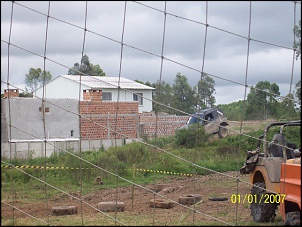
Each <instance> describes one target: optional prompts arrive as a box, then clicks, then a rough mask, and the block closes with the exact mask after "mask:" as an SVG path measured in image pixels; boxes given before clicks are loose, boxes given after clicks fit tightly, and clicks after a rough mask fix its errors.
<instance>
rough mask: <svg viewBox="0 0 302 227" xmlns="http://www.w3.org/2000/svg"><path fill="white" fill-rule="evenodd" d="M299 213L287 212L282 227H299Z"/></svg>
mask: <svg viewBox="0 0 302 227" xmlns="http://www.w3.org/2000/svg"><path fill="white" fill-rule="evenodd" d="M300 223H301V220H300V211H294V212H289V213H287V214H286V219H285V222H284V225H290V226H300Z"/></svg>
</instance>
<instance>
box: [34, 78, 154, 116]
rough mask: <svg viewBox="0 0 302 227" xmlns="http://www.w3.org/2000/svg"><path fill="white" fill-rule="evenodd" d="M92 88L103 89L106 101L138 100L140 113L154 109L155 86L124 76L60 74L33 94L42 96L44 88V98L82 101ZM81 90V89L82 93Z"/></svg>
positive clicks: (103, 97)
mask: <svg viewBox="0 0 302 227" xmlns="http://www.w3.org/2000/svg"><path fill="white" fill-rule="evenodd" d="M80 80H81V81H80ZM118 87H120V89H118ZM91 89H101V90H102V100H103V101H104V102H117V101H121V102H132V101H138V103H139V112H140V113H142V112H150V111H152V90H153V89H154V88H153V87H149V86H147V85H144V84H141V83H137V82H135V81H132V80H129V79H126V78H124V77H120V78H119V77H108V76H102V77H100V76H80V75H59V76H58V77H56V78H54V79H53V80H51V81H49V82H48V83H46V84H45V86H44V89H43V86H42V87H40V88H38V89H36V90H35V91H34V94H33V95H34V97H39V98H42V96H43V90H44V94H45V95H44V98H70V99H77V100H79V97H80V100H81V101H82V100H83V92H85V91H86V90H91ZM79 91H81V93H80V95H79ZM118 91H119V92H118Z"/></svg>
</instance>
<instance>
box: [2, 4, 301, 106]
mask: <svg viewBox="0 0 302 227" xmlns="http://www.w3.org/2000/svg"><path fill="white" fill-rule="evenodd" d="M86 10H87V14H86ZM165 10H166V12H167V14H166V17H165V13H164V11H165ZM48 11H49V15H50V17H49V21H48V24H47V14H48ZM85 19H86V20H85ZM124 19H125V20H124ZM11 20H12V23H11ZM299 20H301V2H300V1H299V2H297V3H296V5H295V4H294V2H292V1H267V2H265V1H255V2H254V1H252V2H251V3H250V2H249V1H236V2H229V1H220V2H218V1H209V2H205V1H192V2H189V1H177V2H173V1H171V2H170V1H168V2H164V1H155V2H148V1H144V2H131V1H127V2H126V4H125V2H119V1H111V2H103V1H93V2H87V8H86V2H84V1H68V2H67V1H66V2H64V1H54V2H50V8H49V2H48V1H34V2H30V1H20V2H18V1H17V2H15V4H13V8H12V2H10V1H1V92H2V91H3V89H5V88H7V84H6V82H7V81H9V83H10V84H12V85H13V86H16V87H18V88H20V89H24V88H25V82H24V79H25V74H27V73H28V70H29V69H30V68H31V67H32V68H42V69H43V67H44V59H43V57H41V56H43V55H44V51H45V43H46V58H47V60H46V61H45V68H46V70H47V71H50V72H51V74H52V76H53V78H55V77H57V76H58V75H60V74H67V72H68V67H72V66H73V65H74V63H76V62H78V63H80V61H81V55H82V49H83V46H84V50H85V51H84V52H85V54H87V55H88V56H89V59H90V62H91V63H93V64H94V65H96V64H99V65H100V67H101V68H102V69H103V71H104V72H105V73H106V75H107V76H119V75H120V76H122V77H125V78H128V79H131V80H135V79H138V80H140V81H143V82H147V81H148V82H150V83H154V82H156V81H157V80H159V79H161V80H163V81H165V82H167V83H169V84H170V85H172V84H173V82H174V79H175V76H176V74H177V73H178V72H179V73H181V74H182V75H185V76H186V77H187V78H188V82H189V84H190V85H191V86H192V87H193V86H196V85H197V82H198V80H199V79H200V72H201V71H204V72H205V73H207V74H208V75H210V76H212V78H213V79H214V81H215V89H216V94H215V98H216V104H227V103H231V102H235V101H238V100H243V99H244V94H245V89H246V92H247V93H248V92H249V87H245V86H244V84H245V83H246V84H247V85H248V86H252V85H253V86H255V85H256V84H257V82H259V81H269V82H270V83H276V84H277V85H279V87H280V91H281V96H285V95H287V94H288V93H289V91H290V90H291V91H293V90H295V86H294V85H295V84H296V83H297V82H298V80H300V79H301V61H300V59H299V60H295V58H294V55H293V50H292V45H293V41H294V34H293V27H294V24H295V23H296V24H297V23H298V21H299ZM85 21H86V27H87V32H86V36H85V42H84V28H85ZM205 24H208V27H207V29H206V26H205ZM47 25H48V26H47ZM249 25H250V27H249ZM46 31H47V32H46ZM249 33H250V38H251V39H250V42H248V35H249ZM10 34H11V35H10ZM46 34H47V36H46ZM46 37H47V39H46ZM122 38H123V43H124V45H123V48H122V45H121V42H122ZM9 41H10V43H11V44H12V45H10V46H9V47H8V43H9ZM248 44H249V45H248ZM161 55H163V57H164V58H163V59H164V60H163V61H162V58H161V57H160V56H161ZM291 81H292V87H291V86H290V84H291ZM3 82H4V83H3Z"/></svg>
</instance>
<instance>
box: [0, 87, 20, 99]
mask: <svg viewBox="0 0 302 227" xmlns="http://www.w3.org/2000/svg"><path fill="white" fill-rule="evenodd" d="M3 97H4V98H8V97H10V98H13V97H19V89H5V90H4V95H3Z"/></svg>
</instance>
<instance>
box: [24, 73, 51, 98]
mask: <svg viewBox="0 0 302 227" xmlns="http://www.w3.org/2000/svg"><path fill="white" fill-rule="evenodd" d="M51 79H52V75H51V74H50V72H49V71H42V69H41V68H36V69H34V68H30V69H29V71H28V73H27V74H26V75H25V84H26V85H27V87H25V90H26V92H27V93H32V92H33V91H34V90H36V89H37V88H38V87H40V86H42V85H43V83H46V82H47V81H49V80H51Z"/></svg>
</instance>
